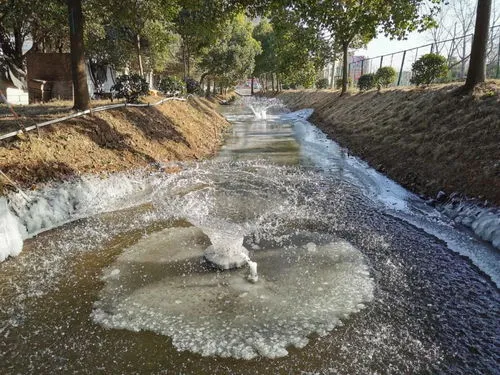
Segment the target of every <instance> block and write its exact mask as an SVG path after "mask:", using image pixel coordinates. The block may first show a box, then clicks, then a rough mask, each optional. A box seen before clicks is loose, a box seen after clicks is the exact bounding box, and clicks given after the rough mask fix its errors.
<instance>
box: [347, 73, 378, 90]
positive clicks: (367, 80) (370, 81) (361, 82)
mask: <svg viewBox="0 0 500 375" xmlns="http://www.w3.org/2000/svg"><path fill="white" fill-rule="evenodd" d="M341 84H342V82H341ZM376 85H377V77H376V75H375V74H373V73H369V74H363V75H362V76H361V77H359V79H358V87H359V91H366V90H371V89H373V88H374V87H375V86H376Z"/></svg>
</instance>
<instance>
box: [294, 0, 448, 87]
mask: <svg viewBox="0 0 500 375" xmlns="http://www.w3.org/2000/svg"><path fill="white" fill-rule="evenodd" d="M440 1H441V0H429V1H426V0H412V1H408V0H395V1H385V0H346V1H340V0H337V1H333V2H316V1H312V0H299V1H291V2H290V4H289V6H291V7H296V8H297V9H299V10H300V12H301V13H302V14H303V18H304V21H305V23H307V24H312V23H316V24H318V25H319V27H321V28H323V29H325V30H327V31H328V32H329V33H330V34H331V35H334V37H335V39H336V41H337V43H339V44H340V45H341V47H342V52H343V69H342V92H341V95H342V94H343V93H345V92H346V91H347V67H348V66H347V64H348V52H349V47H350V45H351V43H352V41H353V40H354V39H355V38H356V37H357V38H360V39H361V40H363V41H369V40H370V39H372V38H373V37H375V36H376V34H377V32H378V31H379V29H381V30H382V31H383V32H384V33H385V34H386V35H390V36H392V37H394V38H398V39H404V37H405V36H406V33H407V32H409V31H414V30H419V31H422V30H425V29H427V28H428V27H430V26H432V25H434V22H433V20H432V15H434V14H435V13H436V12H437V10H438V7H437V6H436V5H437V4H438V3H440ZM424 3H430V4H431V5H432V6H431V7H430V8H429V12H428V13H427V14H422V13H421V8H422V5H423V4H424Z"/></svg>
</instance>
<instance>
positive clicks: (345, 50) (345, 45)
mask: <svg viewBox="0 0 500 375" xmlns="http://www.w3.org/2000/svg"><path fill="white" fill-rule="evenodd" d="M348 51H349V42H344V43H342V53H343V55H344V58H343V61H342V91H341V92H340V95H341V96H342V95H344V94H345V93H346V92H347V82H348V79H349V77H348V76H347V56H348Z"/></svg>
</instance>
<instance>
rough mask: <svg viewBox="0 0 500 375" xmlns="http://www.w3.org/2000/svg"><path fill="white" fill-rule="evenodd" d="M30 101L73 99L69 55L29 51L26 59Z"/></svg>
mask: <svg viewBox="0 0 500 375" xmlns="http://www.w3.org/2000/svg"><path fill="white" fill-rule="evenodd" d="M26 64H27V70H28V77H27V78H28V91H29V98H30V102H38V101H43V102H45V101H48V100H50V99H66V100H73V82H72V76H71V55H70V54H69V53H36V52H29V53H28V55H27V59H26Z"/></svg>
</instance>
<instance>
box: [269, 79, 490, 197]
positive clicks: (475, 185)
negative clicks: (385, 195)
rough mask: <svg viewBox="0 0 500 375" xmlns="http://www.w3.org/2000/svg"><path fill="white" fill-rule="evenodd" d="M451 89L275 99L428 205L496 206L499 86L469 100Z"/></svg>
mask: <svg viewBox="0 0 500 375" xmlns="http://www.w3.org/2000/svg"><path fill="white" fill-rule="evenodd" d="M456 87H457V86H456V85H437V86H430V87H426V88H415V87H413V88H394V89H386V90H382V91H381V92H377V91H376V90H371V91H368V92H365V93H357V94H347V95H345V96H343V97H339V93H338V92H336V91H330V90H317V91H316V90H299V91H286V92H283V93H280V94H279V95H278V98H279V99H281V100H283V101H284V102H285V103H286V104H287V105H288V106H289V107H290V108H292V109H294V110H296V109H301V108H314V110H315V112H314V114H313V116H312V118H311V121H312V122H313V123H314V124H316V125H317V126H318V127H319V128H321V129H322V130H323V131H324V132H325V133H326V134H327V135H328V136H329V137H330V138H332V139H334V140H335V141H337V142H338V143H340V144H341V145H342V146H344V147H346V148H348V149H349V151H350V152H351V153H352V154H354V155H357V156H359V157H361V158H362V159H364V160H366V161H367V162H368V163H369V164H370V165H372V166H373V167H375V168H376V169H378V170H379V171H381V172H383V173H384V174H386V175H387V176H389V177H390V178H392V179H394V180H396V181H398V182H399V183H401V184H402V185H403V186H405V187H406V188H408V189H410V190H412V191H414V192H416V193H418V194H422V195H425V196H429V197H435V196H436V194H437V193H438V192H439V191H444V192H446V193H448V194H450V193H453V192H458V193H461V194H463V195H466V196H468V197H474V198H479V199H481V200H487V201H489V202H491V203H493V204H495V205H496V206H499V205H500V82H499V81H492V82H488V83H487V84H485V85H483V86H482V87H480V88H478V89H477V90H476V91H475V92H474V94H473V95H470V96H465V97H460V96H456V95H454V90H455V88H456Z"/></svg>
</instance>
